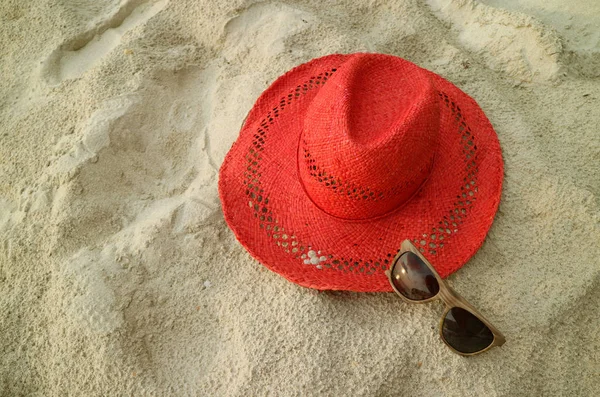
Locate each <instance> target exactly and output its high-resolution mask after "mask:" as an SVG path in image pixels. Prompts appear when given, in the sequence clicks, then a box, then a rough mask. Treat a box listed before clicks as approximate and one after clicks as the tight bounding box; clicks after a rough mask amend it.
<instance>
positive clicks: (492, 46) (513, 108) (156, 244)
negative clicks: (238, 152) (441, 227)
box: [0, 0, 600, 396]
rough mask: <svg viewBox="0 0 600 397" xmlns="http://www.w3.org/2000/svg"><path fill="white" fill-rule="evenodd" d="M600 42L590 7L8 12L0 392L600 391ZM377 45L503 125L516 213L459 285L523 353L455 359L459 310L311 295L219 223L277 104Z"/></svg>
mask: <svg viewBox="0 0 600 397" xmlns="http://www.w3.org/2000/svg"><path fill="white" fill-rule="evenodd" d="M501 7H502V8H501ZM599 26H600V5H599V3H598V2H596V1H594V0H588V1H584V0H571V1H568V2H563V1H558V0H552V1H550V0H547V1H542V0H531V1H530V0H528V1H524V0H522V1H518V0H511V1H504V0H502V1H500V0H487V1H485V2H483V3H478V2H475V1H471V0H429V1H425V2H423V1H378V0H372V1H360V2H355V1H351V0H341V1H335V2H325V1H308V0H307V1H298V2H291V1H289V2H276V1H263V2H253V1H240V0H237V1H220V2H214V1H209V0H194V1H192V0H181V1H175V0H159V1H153V0H149V1H144V0H132V1H126V2H124V1H119V0H99V1H81V0H79V1H73V0H39V1H27V2H25V1H18V0H4V1H2V2H1V3H0V43H2V47H1V48H2V49H1V57H0V73H1V76H2V78H1V79H0V93H1V95H0V176H1V177H0V395H1V396H21V395H23V396H25V395H26V396H36V395H37V396H64V395H74V396H106V395H111V396H118V395H156V396H165V395H203V396H262V395H277V396H313V395H323V396H341V395H344V396H542V395H543V396H592V395H596V394H597V392H598V391H599V390H600V331H599V330H600V315H599V307H600V259H599V257H600V255H599V254H600V250H599V242H600V226H599V221H600V216H599V208H600V200H599V197H600V132H599V129H598V128H599V127H598V124H599V122H600V27H599ZM357 51H370V52H383V53H389V54H393V55H398V56H401V57H403V58H406V59H409V60H411V61H413V62H415V63H417V64H418V65H420V66H422V67H425V68H427V69H430V70H432V71H435V72H437V73H439V74H441V75H442V76H444V77H446V78H447V79H449V80H450V81H452V82H454V83H455V84H456V85H458V86H459V87H460V88H461V89H463V90H464V91H465V92H467V93H468V94H470V95H471V96H472V97H473V98H475V99H476V100H477V101H478V103H479V104H480V105H481V106H482V108H483V110H484V111H485V112H486V114H487V115H488V117H489V119H490V120H491V122H492V124H493V125H494V126H495V128H496V131H497V133H498V136H499V139H500V143H501V145H502V148H503V156H504V160H505V167H506V169H505V174H506V176H505V181H504V190H503V194H502V201H501V204H500V209H499V211H498V214H497V216H496V220H495V223H494V225H493V226H492V229H491V231H490V233H489V235H488V237H487V239H486V241H485V243H484V244H483V247H482V248H481V250H480V251H479V252H478V253H477V254H476V255H475V256H474V257H473V259H472V260H471V261H470V262H469V263H468V264H466V265H465V266H464V267H463V268H462V269H461V270H460V271H458V272H457V273H455V274H454V275H452V276H450V277H449V282H450V284H451V285H453V286H454V287H455V288H456V290H457V291H459V292H460V293H462V294H463V295H464V296H465V298H466V299H468V300H469V301H471V302H472V303H473V304H474V305H475V306H476V307H478V308H480V309H481V311H482V312H483V313H485V314H486V315H487V317H488V318H489V319H490V320H491V321H492V322H493V323H494V324H495V325H496V326H497V327H498V328H499V329H501V330H502V331H503V332H504V334H505V335H506V338H507V343H506V344H505V345H504V346H503V347H502V348H496V349H493V350H491V351H489V352H487V353H486V354H482V355H480V356H476V357H471V358H465V357H461V356H458V355H455V354H453V353H452V352H451V351H450V350H449V349H448V348H447V347H446V346H445V345H444V344H443V343H442V342H441V341H440V339H439V336H438V331H437V326H438V320H439V316H440V314H441V312H442V306H441V305H440V304H430V305H410V304H406V303H404V302H402V301H401V300H400V299H399V298H398V297H397V296H396V295H394V294H392V293H389V294H388V293H377V294H375V293H373V294H368V293H350V292H318V291H314V290H309V289H305V288H302V287H299V286H297V285H295V284H292V283H290V282H288V281H286V280H285V279H284V278H282V277H280V276H279V275H277V274H274V273H272V272H270V271H268V270H266V269H265V268H264V267H263V266H262V265H260V264H259V263H258V262H256V261H255V260H253V259H252V258H251V257H250V255H249V254H248V253H247V252H246V251H245V250H244V249H243V248H242V247H241V246H240V245H239V244H238V243H237V241H236V240H235V238H234V236H233V233H232V232H231V231H230V230H229V229H228V227H227V226H226V224H225V222H224V220H223V216H222V212H221V209H220V203H219V200H218V194H217V180H218V169H219V166H220V164H221V162H222V160H223V157H224V155H225V153H226V152H227V150H228V149H229V147H230V146H231V144H232V142H233V141H234V140H235V138H236V136H237V134H238V131H239V126H240V124H241V122H242V120H243V118H244V116H245V114H246V112H247V111H248V110H249V108H250V107H251V106H252V104H253V102H254V100H255V99H256V98H257V96H258V95H259V94H260V93H261V92H262V91H263V90H264V89H265V88H266V87H267V86H268V85H269V84H270V83H271V82H272V81H273V80H274V79H275V78H276V77H278V76H279V75H281V74H282V73H284V72H285V71H287V70H289V69H290V68H292V67H293V66H295V65H297V64H300V63H303V62H306V61H308V60H310V59H312V58H315V57H319V56H322V55H326V54H329V53H335V52H342V53H348V52H357Z"/></svg>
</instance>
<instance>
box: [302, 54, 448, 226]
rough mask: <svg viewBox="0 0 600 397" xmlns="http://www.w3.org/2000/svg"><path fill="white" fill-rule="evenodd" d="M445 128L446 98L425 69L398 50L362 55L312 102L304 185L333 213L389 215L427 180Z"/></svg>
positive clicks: (345, 66)
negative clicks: (441, 106) (441, 123)
mask: <svg viewBox="0 0 600 397" xmlns="http://www.w3.org/2000/svg"><path fill="white" fill-rule="evenodd" d="M438 131H439V99H438V95H437V92H436V89H435V86H434V85H433V83H432V81H431V80H430V78H429V77H428V75H427V73H426V72H425V71H424V70H423V69H421V68H420V67H418V66H416V65H414V64H413V63H411V62H408V61H406V60H403V59H401V58H397V57H393V56H390V55H382V54H378V55H374V54H354V55H352V56H349V57H348V58H347V60H346V61H345V62H344V63H343V64H342V65H340V66H339V67H338V68H337V71H336V72H335V73H334V74H333V75H332V76H331V77H330V78H329V80H328V81H327V83H326V84H324V85H323V87H322V88H321V89H320V91H319V92H318V93H317V94H316V96H315V98H314V99H313V101H312V103H311V104H310V106H309V108H308V111H307V113H306V118H305V120H304V126H303V131H302V136H301V138H300V148H299V151H298V156H299V159H298V162H299V167H298V169H299V173H300V178H301V181H302V184H303V185H304V188H305V190H306V192H307V194H308V195H309V196H310V198H311V200H312V201H313V202H314V203H315V204H316V205H317V206H319V207H320V208H321V209H322V210H323V211H325V212H326V213H328V214H330V215H333V216H336V217H340V218H344V219H369V218H373V217H377V216H381V215H384V214H386V213H388V212H390V211H392V210H394V209H396V208H398V207H399V206H401V205H402V204H404V203H405V202H406V201H407V200H409V199H410V198H411V197H412V196H413V195H414V194H415V193H416V192H417V191H418V189H419V188H420V187H421V186H422V185H423V183H424V182H425V181H426V179H427V177H428V175H429V173H430V171H431V168H432V165H433V161H434V157H435V152H436V150H437V141H438Z"/></svg>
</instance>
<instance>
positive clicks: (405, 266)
mask: <svg viewBox="0 0 600 397" xmlns="http://www.w3.org/2000/svg"><path fill="white" fill-rule="evenodd" d="M392 283H394V287H396V289H397V290H398V292H400V293H401V294H402V295H404V296H405V297H407V298H408V299H410V300H414V301H422V300H425V299H429V298H432V297H434V296H435V295H437V293H438V292H439V290H440V285H439V284H438V282H437V279H436V278H435V276H434V275H433V273H432V271H431V270H429V267H427V265H426V264H425V262H423V261H422V260H421V258H419V256H418V255H416V254H414V253H412V252H405V253H404V254H402V255H401V256H400V258H398V260H397V261H396V263H394V267H393V268H392Z"/></svg>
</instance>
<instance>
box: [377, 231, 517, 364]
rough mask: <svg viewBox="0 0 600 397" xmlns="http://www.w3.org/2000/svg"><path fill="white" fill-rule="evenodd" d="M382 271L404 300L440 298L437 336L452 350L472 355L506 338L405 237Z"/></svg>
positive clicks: (417, 301) (421, 301) (417, 300)
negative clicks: (389, 265) (441, 308)
mask: <svg viewBox="0 0 600 397" xmlns="http://www.w3.org/2000/svg"><path fill="white" fill-rule="evenodd" d="M385 274H386V275H387V276H388V279H389V280H390V284H391V285H392V287H393V288H394V291H396V293H397V294H398V295H400V297H401V298H402V299H404V300H405V301H407V302H413V303H425V302H431V301H433V300H437V299H441V300H443V301H444V303H445V304H446V310H445V311H444V314H443V315H442V319H441V320H440V336H441V338H442V340H443V341H444V343H446V345H448V346H449V347H450V349H452V351H454V352H455V353H458V354H461V355H463V356H472V355H475V354H479V353H483V352H484V351H486V350H488V349H491V348H492V347H494V346H502V345H503V344H504V342H505V341H506V340H505V339H504V336H503V335H502V334H501V333H500V331H498V329H496V328H495V327H494V326H493V325H492V324H490V322H489V321H487V320H486V319H485V318H484V317H483V316H482V315H481V314H480V313H479V312H478V311H477V310H475V308H474V307H473V306H471V305H470V304H469V303H468V302H467V301H466V300H465V299H464V298H463V297H461V296H460V295H458V294H457V293H456V292H455V291H454V290H453V289H452V288H450V287H449V286H448V284H446V282H445V281H444V280H442V278H441V277H440V276H439V274H438V273H437V272H436V270H435V269H434V267H433V266H432V265H431V263H429V261H428V260H427V259H425V257H424V256H423V255H422V254H421V252H419V250H418V249H417V248H416V247H415V246H414V245H413V244H412V243H411V242H410V241H409V240H404V241H403V242H402V246H401V248H400V251H399V252H398V254H397V255H396V257H395V258H394V261H393V262H392V266H391V267H390V269H389V270H386V272H385Z"/></svg>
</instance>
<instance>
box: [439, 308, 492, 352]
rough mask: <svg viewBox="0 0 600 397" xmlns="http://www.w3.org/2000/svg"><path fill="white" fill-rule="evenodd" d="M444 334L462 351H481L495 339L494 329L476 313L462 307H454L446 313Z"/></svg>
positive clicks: (454, 346)
mask: <svg viewBox="0 0 600 397" xmlns="http://www.w3.org/2000/svg"><path fill="white" fill-rule="evenodd" d="M442 336H443V337H444V340H445V341H446V342H448V344H449V345H450V346H452V347H453V348H454V349H456V350H458V351H459V352H461V353H475V352H478V351H481V350H483V349H485V348H486V347H488V346H489V345H491V344H492V342H493V341H494V334H493V333H492V331H491V330H490V329H489V328H488V327H487V326H486V325H485V324H484V323H483V322H482V321H481V320H480V319H478V318H477V317H476V316H475V315H474V314H472V313H471V312H469V311H467V310H465V309H462V308H460V307H453V308H452V309H450V310H449V311H448V313H447V314H446V317H445V318H444V323H443V324H442Z"/></svg>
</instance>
